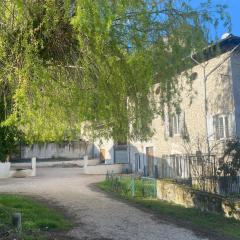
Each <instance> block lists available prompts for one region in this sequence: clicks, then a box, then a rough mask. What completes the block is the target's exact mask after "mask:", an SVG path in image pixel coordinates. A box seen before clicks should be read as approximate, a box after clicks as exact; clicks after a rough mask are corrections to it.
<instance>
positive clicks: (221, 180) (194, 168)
mask: <svg viewBox="0 0 240 240" xmlns="http://www.w3.org/2000/svg"><path fill="white" fill-rule="evenodd" d="M218 168H219V163H218V161H216V157H215V155H210V156H209V155H201V156H197V155H168V156H167V155H166V156H163V157H162V158H158V159H155V163H154V165H153V169H151V171H150V172H151V173H153V176H151V177H154V178H159V179H172V180H174V181H176V182H178V183H180V184H185V185H190V186H191V187H193V188H195V189H198V190H202V191H206V192H211V193H216V194H221V195H224V196H233V195H234V196H240V176H237V177H230V176H225V177H223V176H219V175H218V174H217V170H218ZM146 175H149V173H147V174H146Z"/></svg>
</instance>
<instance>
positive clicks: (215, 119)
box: [212, 116, 218, 140]
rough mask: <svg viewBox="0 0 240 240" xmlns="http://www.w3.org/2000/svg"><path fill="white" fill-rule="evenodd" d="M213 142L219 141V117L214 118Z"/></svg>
mask: <svg viewBox="0 0 240 240" xmlns="http://www.w3.org/2000/svg"><path fill="white" fill-rule="evenodd" d="M212 122H213V140H214V139H215V140H217V139H218V136H217V116H214V117H213V121H212Z"/></svg>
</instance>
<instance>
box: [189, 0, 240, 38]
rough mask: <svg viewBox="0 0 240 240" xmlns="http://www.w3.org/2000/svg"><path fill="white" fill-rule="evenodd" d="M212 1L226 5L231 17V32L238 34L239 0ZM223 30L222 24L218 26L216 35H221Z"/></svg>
mask: <svg viewBox="0 0 240 240" xmlns="http://www.w3.org/2000/svg"><path fill="white" fill-rule="evenodd" d="M194 1H198V0H194ZM213 2H214V3H216V4H218V3H221V4H227V5H228V12H229V14H230V15H231V17H232V33H233V34H234V35H237V36H240V0H214V1H213ZM224 32H226V30H225V29H224V28H223V27H222V26H219V29H218V31H217V34H218V36H221V35H222V34H223V33H224Z"/></svg>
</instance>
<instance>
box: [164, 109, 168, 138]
mask: <svg viewBox="0 0 240 240" xmlns="http://www.w3.org/2000/svg"><path fill="white" fill-rule="evenodd" d="M164 129H165V139H168V138H169V114H168V110H167V108H166V107H165V109H164Z"/></svg>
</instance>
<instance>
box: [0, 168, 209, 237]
mask: <svg viewBox="0 0 240 240" xmlns="http://www.w3.org/2000/svg"><path fill="white" fill-rule="evenodd" d="M81 171H82V170H81V169H78V168H41V169H38V176H37V177H35V178H25V179H23V178H22V179H4V180H0V192H5V193H6V192H8V193H20V194H25V195H33V196H36V197H41V198H43V199H45V200H47V201H50V202H54V203H55V204H57V205H58V206H60V207H63V208H64V209H65V210H66V212H67V213H68V214H69V216H73V220H74V222H75V227H74V229H72V230H71V231H70V232H69V233H68V234H69V236H72V237H75V238H77V239H82V240H83V239H86V240H87V239H89V240H90V239H91V240H93V239H94V240H97V239H98V240H100V239H105V240H110V239H111V240H113V239H114V240H127V239H129V240H207V239H210V238H206V237H202V236H199V235H198V236H197V235H196V234H195V233H194V232H192V231H191V230H188V229H184V228H181V227H179V226H175V225H174V224H172V223H169V222H167V221H164V220H163V221H162V220H159V219H157V218H156V217H154V216H153V215H152V214H150V213H146V212H145V211H142V210H140V209H137V208H135V207H133V206H131V205H128V204H126V203H124V202H122V201H118V200H116V199H113V198H111V197H109V196H107V195H106V194H104V193H102V192H100V191H97V190H96V189H94V187H93V186H92V184H93V183H96V182H98V181H100V180H102V179H103V178H104V177H103V176H87V175H84V174H82V173H81Z"/></svg>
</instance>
